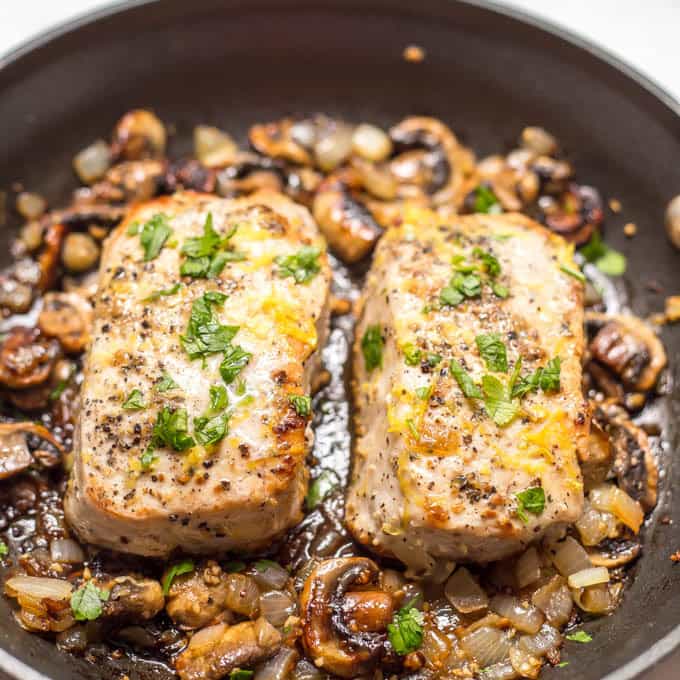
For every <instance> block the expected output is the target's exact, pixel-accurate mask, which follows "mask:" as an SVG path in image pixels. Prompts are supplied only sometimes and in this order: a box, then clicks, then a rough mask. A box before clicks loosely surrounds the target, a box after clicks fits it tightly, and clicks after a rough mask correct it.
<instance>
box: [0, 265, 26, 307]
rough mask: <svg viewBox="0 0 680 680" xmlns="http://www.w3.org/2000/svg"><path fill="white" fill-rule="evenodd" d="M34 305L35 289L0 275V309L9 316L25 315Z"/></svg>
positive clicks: (10, 277) (12, 278)
mask: <svg viewBox="0 0 680 680" xmlns="http://www.w3.org/2000/svg"><path fill="white" fill-rule="evenodd" d="M32 304H33V288H31V286H29V285H27V284H25V283H20V282H19V281H17V280H16V279H15V278H14V277H12V276H7V275H4V274H2V275H0V307H2V308H3V309H5V310H7V312H8V313H9V314H23V313H24V312H27V311H28V310H29V309H30V308H31V305H32Z"/></svg>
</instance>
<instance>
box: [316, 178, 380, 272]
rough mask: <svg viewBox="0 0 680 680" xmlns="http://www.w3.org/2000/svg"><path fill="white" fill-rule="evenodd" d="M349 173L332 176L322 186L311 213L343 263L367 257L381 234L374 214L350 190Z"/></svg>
mask: <svg viewBox="0 0 680 680" xmlns="http://www.w3.org/2000/svg"><path fill="white" fill-rule="evenodd" d="M350 181H351V179H350V173H343V174H342V175H331V176H329V177H328V178H327V179H326V180H324V181H323V182H322V183H321V186H320V187H319V189H318V191H317V193H316V196H315V197H314V202H313V205H312V213H313V215H314V219H315V220H316V221H317V223H318V225H319V228H320V229H321V231H322V232H323V234H324V236H325V237H326V239H327V240H328V243H329V244H330V246H331V248H332V249H333V250H334V251H335V252H337V253H338V255H339V256H340V258H341V259H342V260H343V261H344V262H358V261H359V260H361V259H362V258H363V257H365V256H366V255H368V253H369V252H370V251H371V250H372V248H373V246H374V245H375V243H376V241H377V240H378V238H379V237H380V235H381V234H382V229H381V228H380V227H379V226H378V223H377V222H376V221H375V219H374V218H373V215H372V214H371V212H370V211H369V210H368V209H367V208H366V207H365V206H364V205H362V203H360V202H359V201H358V200H357V199H356V198H354V196H353V195H352V193H351V192H350V190H349V183H350Z"/></svg>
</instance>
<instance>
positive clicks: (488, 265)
mask: <svg viewBox="0 0 680 680" xmlns="http://www.w3.org/2000/svg"><path fill="white" fill-rule="evenodd" d="M472 254H473V255H474V256H475V257H476V258H477V259H478V260H481V262H482V265H483V266H484V269H485V271H486V273H487V274H488V275H489V276H490V277H491V278H492V279H495V278H496V277H497V276H498V275H499V274H500V273H501V263H500V262H499V261H498V258H497V257H496V256H495V255H494V254H493V253H489V252H487V251H486V250H482V249H481V248H473V249H472Z"/></svg>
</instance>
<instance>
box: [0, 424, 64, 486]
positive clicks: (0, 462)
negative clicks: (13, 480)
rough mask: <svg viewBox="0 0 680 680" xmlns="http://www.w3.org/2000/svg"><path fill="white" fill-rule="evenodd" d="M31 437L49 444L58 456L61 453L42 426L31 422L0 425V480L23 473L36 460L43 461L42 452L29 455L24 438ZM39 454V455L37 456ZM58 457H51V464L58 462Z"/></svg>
mask: <svg viewBox="0 0 680 680" xmlns="http://www.w3.org/2000/svg"><path fill="white" fill-rule="evenodd" d="M28 435H32V436H33V437H35V438H37V439H39V440H43V441H46V442H49V444H51V445H52V446H53V447H54V449H56V451H57V452H58V454H62V453H63V448H62V446H61V444H59V442H58V441H57V440H56V439H55V438H54V437H53V436H52V433H51V432H50V431H49V430H48V429H47V428H45V427H43V426H42V425H37V424H36V423H33V422H30V421H28V422H23V423H0V479H7V478H9V477H12V476H14V475H16V474H18V473H19V472H23V471H24V470H26V469H27V468H28V467H29V466H31V465H32V464H33V463H34V462H35V461H36V458H37V459H38V460H40V461H43V460H45V456H44V455H42V452H41V451H40V452H39V451H36V452H35V453H31V451H30V450H29V448H28V442H27V440H26V437H27V436H28ZM38 453H40V454H41V455H38ZM58 460H59V456H54V457H52V460H51V461H49V462H51V463H52V464H54V463H55V462H58Z"/></svg>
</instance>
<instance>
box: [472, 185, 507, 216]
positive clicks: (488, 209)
mask: <svg viewBox="0 0 680 680" xmlns="http://www.w3.org/2000/svg"><path fill="white" fill-rule="evenodd" d="M473 206H474V210H475V212H476V213H487V214H488V215H497V214H498V213H502V212H503V208H502V207H501V204H500V202H499V201H498V198H497V197H496V194H494V192H493V190H492V189H491V187H489V186H488V185H487V184H480V185H479V186H478V187H477V188H476V189H475V191H474V203H473Z"/></svg>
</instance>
